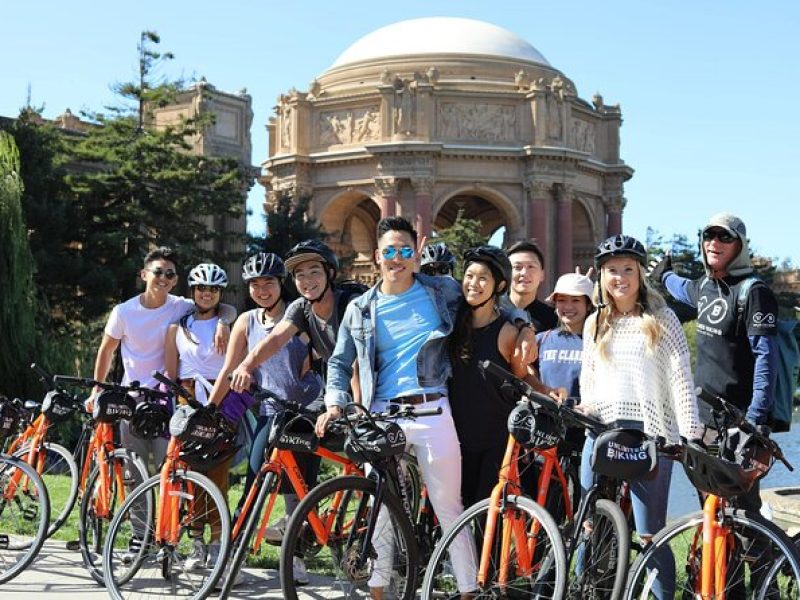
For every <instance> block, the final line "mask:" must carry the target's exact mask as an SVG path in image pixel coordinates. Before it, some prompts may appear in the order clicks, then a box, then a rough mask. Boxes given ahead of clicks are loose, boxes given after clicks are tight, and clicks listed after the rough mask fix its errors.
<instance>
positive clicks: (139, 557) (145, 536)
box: [102, 471, 230, 600]
mask: <svg viewBox="0 0 800 600" xmlns="http://www.w3.org/2000/svg"><path fill="white" fill-rule="evenodd" d="M170 482H171V483H172V488H171V490H170V491H169V493H168V494H167V495H165V496H164V497H163V498H162V491H161V476H160V475H155V476H154V477H151V478H150V479H148V480H147V481H145V482H144V483H142V484H141V485H140V486H139V487H137V488H136V489H135V490H134V491H133V492H132V493H131V494H130V495H129V496H128V498H127V499H126V500H125V502H124V503H123V504H122V506H121V507H120V509H119V511H117V514H116V515H114V519H113V520H112V521H111V525H110V526H109V529H108V536H107V539H106V542H105V545H104V546H103V559H102V563H103V564H102V566H103V579H104V581H105V584H106V588H107V589H108V591H109V593H110V595H111V597H112V598H115V599H116V600H121V599H127V598H172V597H181V598H193V599H197V600H199V599H201V598H205V597H207V596H208V595H209V594H210V593H211V592H212V590H213V588H214V585H215V584H216V583H217V581H218V580H219V577H220V575H222V569H223V567H224V566H225V558H226V556H227V552H228V544H229V538H230V515H229V513H228V507H227V505H226V503H225V500H224V498H223V497H222V494H221V493H220V491H219V490H218V489H217V487H216V486H215V485H214V484H213V483H212V482H211V481H210V480H209V479H208V478H207V477H206V476H204V475H201V474H200V473H195V472H193V471H175V472H174V473H172V474H171V476H170ZM162 499H163V501H164V502H165V503H166V502H169V501H171V500H174V501H175V502H177V507H176V509H175V512H173V511H172V510H171V509H170V510H167V511H165V513H164V514H156V511H155V510H154V507H158V506H159V505H160V503H161V502H160V501H161V500H162ZM168 506H169V505H168ZM170 518H173V519H175V522H176V523H177V527H178V539H177V542H176V543H172V544H170V543H167V542H166V541H159V540H158V539H157V535H156V523H157V522H158V521H159V519H170ZM212 523H213V524H214V525H212ZM212 543H213V544H216V543H219V546H218V547H215V548H216V549H217V552H214V553H213V554H214V556H213V560H210V561H209V564H207V565H203V564H202V562H198V561H196V560H194V558H195V554H194V552H195V550H197V549H198V547H199V548H200V549H202V548H204V547H205V548H208V547H210V545H211V544H212ZM210 555H211V553H210V552H209V556H210ZM190 556H191V557H192V558H193V560H192V562H193V563H194V564H193V567H192V568H190V567H189V566H188V563H187V559H188V558H189V557H190Z"/></svg>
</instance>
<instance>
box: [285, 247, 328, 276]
mask: <svg viewBox="0 0 800 600" xmlns="http://www.w3.org/2000/svg"><path fill="white" fill-rule="evenodd" d="M307 260H318V261H320V262H321V263H323V264H325V266H327V267H329V268H331V269H333V278H335V277H336V273H337V272H338V271H339V259H338V258H337V257H336V254H334V253H333V250H331V249H330V248H328V246H326V245H325V244H324V243H322V242H321V241H319V240H305V241H303V242H300V243H299V244H296V245H295V246H294V247H293V248H292V249H291V250H289V252H287V253H286V257H285V264H286V270H287V271H289V273H294V270H295V268H296V267H297V265H299V264H300V263H302V262H305V261H307Z"/></svg>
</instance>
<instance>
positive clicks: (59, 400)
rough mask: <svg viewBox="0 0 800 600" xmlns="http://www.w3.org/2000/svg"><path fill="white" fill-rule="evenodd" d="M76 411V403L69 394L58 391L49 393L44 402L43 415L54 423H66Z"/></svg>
mask: <svg viewBox="0 0 800 600" xmlns="http://www.w3.org/2000/svg"><path fill="white" fill-rule="evenodd" d="M74 410H75V402H74V401H73V399H72V398H70V397H69V396H68V395H67V394H64V393H63V392H59V391H57V390H51V391H49V392H47V395H46V396H45V397H44V400H43V401H42V414H43V415H44V416H45V417H47V418H48V419H49V420H50V421H51V422H52V423H61V422H62V421H65V420H66V419H67V418H68V417H69V416H70V415H71V414H72V412H73V411H74Z"/></svg>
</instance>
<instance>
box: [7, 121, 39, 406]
mask: <svg viewBox="0 0 800 600" xmlns="http://www.w3.org/2000/svg"><path fill="white" fill-rule="evenodd" d="M22 191H23V186H22V179H21V177H20V162H19V151H18V149H17V146H16V144H15V143H14V139H13V138H12V137H11V135H9V134H8V133H6V132H0V239H2V240H3V243H2V244H0V281H2V282H3V293H2V294H0V390H2V392H3V393H4V394H7V395H26V394H29V393H32V392H33V387H34V386H33V377H32V374H31V371H30V369H29V365H30V363H31V362H32V361H33V360H35V359H36V358H37V337H38V336H37V332H36V322H35V317H36V313H37V302H36V297H35V289H36V288H35V286H34V281H33V276H34V268H35V267H34V261H33V256H32V255H31V251H30V246H29V245H28V233H27V227H26V225H25V220H24V219H23V214H22V204H21V198H22Z"/></svg>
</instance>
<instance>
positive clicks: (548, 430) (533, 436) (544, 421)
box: [507, 402, 564, 450]
mask: <svg viewBox="0 0 800 600" xmlns="http://www.w3.org/2000/svg"><path fill="white" fill-rule="evenodd" d="M507 425H508V432H509V433H510V434H511V435H512V436H514V439H515V440H517V442H519V443H520V444H521V445H522V446H523V447H524V448H526V449H528V450H545V449H547V448H552V447H553V446H555V445H557V444H558V442H560V441H561V439H562V438H563V437H564V426H563V425H562V424H561V423H560V422H559V421H558V420H556V419H555V418H554V417H553V416H552V415H550V414H548V413H546V412H545V411H543V410H541V409H540V408H539V407H538V406H536V405H535V404H533V403H531V402H520V403H519V404H517V407H516V408H515V409H514V410H512V411H511V414H509V415H508V423H507Z"/></svg>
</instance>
